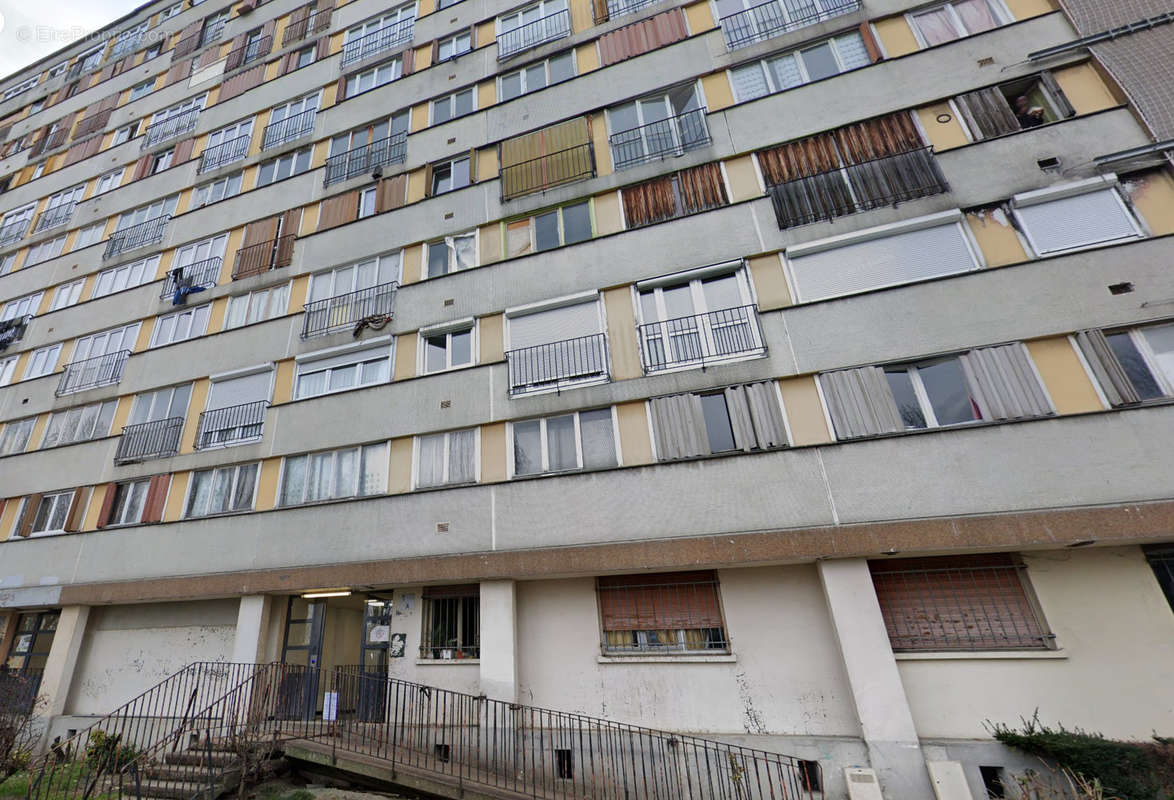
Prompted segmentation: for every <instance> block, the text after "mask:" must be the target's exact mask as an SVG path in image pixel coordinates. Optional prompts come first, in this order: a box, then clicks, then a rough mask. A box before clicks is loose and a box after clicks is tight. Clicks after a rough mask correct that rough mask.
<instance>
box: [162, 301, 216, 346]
mask: <svg viewBox="0 0 1174 800" xmlns="http://www.w3.org/2000/svg"><path fill="white" fill-rule="evenodd" d="M211 311H212V304H211V303H207V304H205V305H202V306H196V307H195V308H185V309H184V310H183V311H177V312H175V313H174V314H167V315H165V316H162V317H159V318H158V319H156V320H155V330H153V331H152V332H151V347H162V346H163V345H165V344H172V343H173V342H182V341H184V340H185V339H195V338H196V337H198V336H203V335H204V332H205V331H206V330H207V329H208V317H209V315H210V314H211Z"/></svg>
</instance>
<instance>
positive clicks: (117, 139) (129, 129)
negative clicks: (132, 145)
mask: <svg viewBox="0 0 1174 800" xmlns="http://www.w3.org/2000/svg"><path fill="white" fill-rule="evenodd" d="M136 128H137V125H127V126H126V127H124V128H119V129H118V130H116V131H115V132H114V140H113V141H112V142H111V143H110V146H111V147H117V146H118V145H120V144H122V143H123V142H127V141H130V139H131V137H133V136H134V135H135V130H136Z"/></svg>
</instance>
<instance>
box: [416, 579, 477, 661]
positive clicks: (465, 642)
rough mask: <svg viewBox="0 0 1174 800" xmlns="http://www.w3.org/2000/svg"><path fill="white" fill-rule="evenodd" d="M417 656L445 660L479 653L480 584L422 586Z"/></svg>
mask: <svg viewBox="0 0 1174 800" xmlns="http://www.w3.org/2000/svg"><path fill="white" fill-rule="evenodd" d="M423 600H424V616H423V628H422V630H421V631H420V658H434V659H438V660H443V661H449V660H454V659H462V658H478V657H479V656H480V655H481V587H480V586H479V585H478V584H475V583H469V584H462V585H458V586H427V587H425V588H424V593H423Z"/></svg>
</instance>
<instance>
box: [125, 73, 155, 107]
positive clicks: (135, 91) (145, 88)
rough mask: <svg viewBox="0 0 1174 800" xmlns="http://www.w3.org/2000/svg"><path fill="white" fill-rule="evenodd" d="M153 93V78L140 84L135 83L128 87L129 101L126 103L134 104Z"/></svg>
mask: <svg viewBox="0 0 1174 800" xmlns="http://www.w3.org/2000/svg"><path fill="white" fill-rule="evenodd" d="M153 91H155V79H154V78H148V79H147V80H145V81H143V82H142V83H136V84H135V85H134V86H132V87H130V100H129V101H128V102H134V101H135V100H138V99H139V98H140V97H146V96H147V95H149V94H150V93H151V92H153Z"/></svg>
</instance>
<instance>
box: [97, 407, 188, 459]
mask: <svg viewBox="0 0 1174 800" xmlns="http://www.w3.org/2000/svg"><path fill="white" fill-rule="evenodd" d="M182 435H183V417H168V418H167V419H157V420H155V421H153V422H141V423H139V424H138V425H127V426H126V427H125V428H123V429H122V437H121V438H119V440H118V450H116V451H115V453H114V463H115V464H129V463H131V462H134V461H146V460H148V459H152V458H166V457H168V456H173V455H175V454H176V453H178V452H179V439H180V437H181V436H182Z"/></svg>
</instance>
